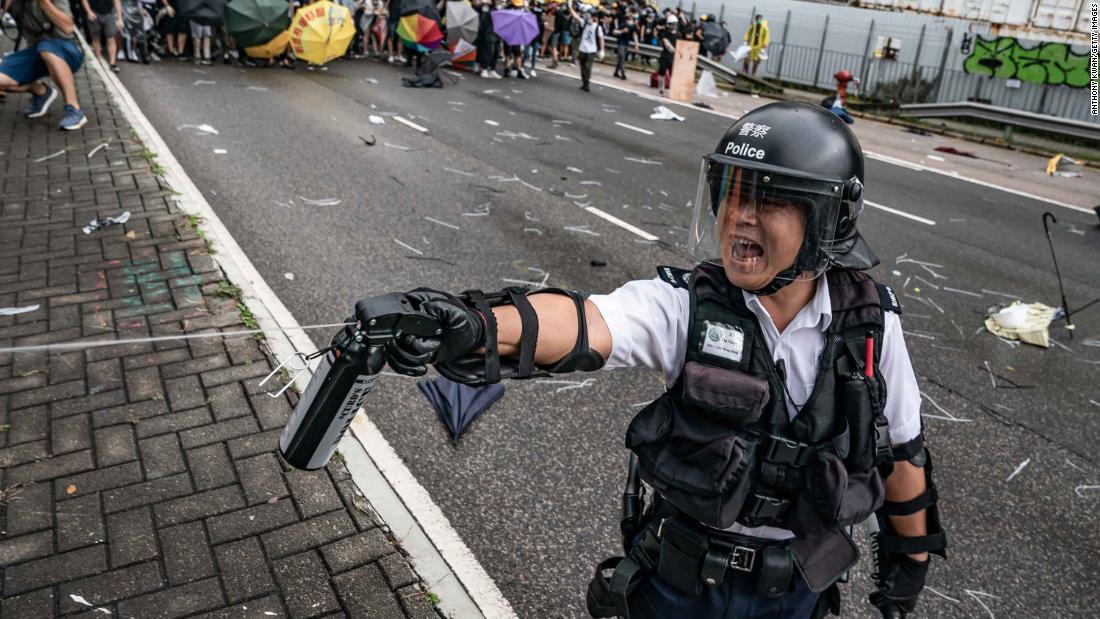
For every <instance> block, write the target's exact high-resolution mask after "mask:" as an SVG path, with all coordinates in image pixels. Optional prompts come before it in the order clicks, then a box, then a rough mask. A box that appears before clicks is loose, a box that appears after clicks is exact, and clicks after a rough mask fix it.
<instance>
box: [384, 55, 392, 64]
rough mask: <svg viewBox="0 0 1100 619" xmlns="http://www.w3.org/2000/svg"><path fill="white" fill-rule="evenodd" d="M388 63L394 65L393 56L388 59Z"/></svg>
mask: <svg viewBox="0 0 1100 619" xmlns="http://www.w3.org/2000/svg"><path fill="white" fill-rule="evenodd" d="M386 62H388V63H390V64H393V56H390V57H388V58H386Z"/></svg>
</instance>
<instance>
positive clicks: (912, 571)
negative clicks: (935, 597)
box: [870, 554, 931, 619]
mask: <svg viewBox="0 0 1100 619" xmlns="http://www.w3.org/2000/svg"><path fill="white" fill-rule="evenodd" d="M878 561H879V589H878V591H875V592H874V593H872V594H871V598H870V599H871V604H873V605H875V606H876V607H878V609H879V611H880V612H882V616H883V617H885V618H886V619H901V618H903V617H905V616H906V615H907V614H908V613H911V612H913V609H915V608H916V607H917V596H919V595H920V592H921V590H922V589H924V578H925V576H927V575H928V564H929V562H930V561H931V559H926V560H924V561H914V560H913V559H911V558H909V555H894V554H889V555H888V554H880V555H879V558H878Z"/></svg>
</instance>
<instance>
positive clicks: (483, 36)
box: [474, 2, 500, 79]
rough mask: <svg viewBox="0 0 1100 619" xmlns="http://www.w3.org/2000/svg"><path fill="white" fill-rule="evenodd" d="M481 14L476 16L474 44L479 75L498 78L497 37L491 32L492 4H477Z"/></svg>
mask: <svg viewBox="0 0 1100 619" xmlns="http://www.w3.org/2000/svg"><path fill="white" fill-rule="evenodd" d="M477 8H478V10H479V11H480V12H481V14H480V15H479V17H478V24H477V39H476V40H475V41H474V45H475V46H476V47H477V65H478V68H479V70H480V71H481V73H480V75H481V77H487V78H493V79H499V78H500V75H499V74H498V73H497V72H496V64H497V55H498V48H499V47H500V46H499V45H498V43H499V38H498V37H497V35H496V33H495V32H493V19H492V17H491V16H490V14H489V13H490V11H491V9H492V5H491V4H489V3H488V2H483V3H481V4H479V5H478V7H477Z"/></svg>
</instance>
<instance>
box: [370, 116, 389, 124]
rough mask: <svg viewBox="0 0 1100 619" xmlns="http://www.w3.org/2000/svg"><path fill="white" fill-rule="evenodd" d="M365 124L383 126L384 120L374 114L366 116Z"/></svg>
mask: <svg viewBox="0 0 1100 619" xmlns="http://www.w3.org/2000/svg"><path fill="white" fill-rule="evenodd" d="M367 122H369V123H370V124H372V125H384V124H386V119H385V118H382V117H381V116H378V115H376V114H371V115H370V116H367Z"/></svg>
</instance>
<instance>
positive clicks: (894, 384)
mask: <svg viewBox="0 0 1100 619" xmlns="http://www.w3.org/2000/svg"><path fill="white" fill-rule="evenodd" d="M817 281H818V285H817V291H816V292H815V294H814V297H813V299H812V300H811V301H810V302H809V303H807V304H806V306H805V307H803V308H802V310H801V311H799V312H798V315H797V316H795V318H794V320H793V321H791V323H790V324H789V325H788V326H787V328H786V329H785V330H784V331H783V332H782V333H780V332H779V330H778V329H776V327H775V323H774V322H773V321H772V318H771V316H770V315H769V314H768V311H767V309H765V308H764V305H763V304H762V303H761V302H760V299H759V298H758V297H757V296H756V295H754V294H750V293H747V292H743V293H742V294H744V297H745V304H746V305H747V306H748V308H749V309H750V310H751V311H752V313H753V314H755V315H756V318H757V320H758V321H759V323H760V327H761V330H762V331H763V332H764V339H765V341H766V342H767V344H768V350H770V351H771V353H772V360H773V361H775V362H778V361H779V360H780V359H782V360H783V363H784V364H785V365H786V371H787V389H788V390H789V392H790V398H793V399H794V403H795V404H797V405H799V406H801V405H802V404H803V403H805V402H806V400H807V399H808V398H809V397H810V393H811V392H812V391H813V387H814V380H815V379H816V378H817V360H818V357H819V356H820V355H821V351H822V350H823V349H824V347H825V330H826V329H827V328H828V327H829V324H830V323H831V322H832V318H833V313H832V304H831V302H830V300H829V284H828V282H827V280H826V279H825V278H824V277H821V278H819V279H818V280H817ZM589 300H591V301H592V303H593V304H595V305H596V307H597V308H598V309H599V310H600V314H601V315H603V319H604V322H606V323H607V328H608V330H609V331H610V332H611V357H610V358H609V359H608V360H607V362H606V364H605V365H604V369H614V368H620V367H636V366H643V367H647V368H650V369H654V370H659V371H660V372H661V373H662V374H663V375H664V378H665V384H666V385H667V386H669V387H671V386H672V385H673V384H674V383H675V382H676V379H677V378H678V377H679V375H680V371H681V370H682V369H683V366H684V355H685V352H686V350H687V340H688V315H689V311H690V299H689V297H688V291H687V290H686V289H684V288H674V287H673V286H671V285H669V284H667V283H665V282H664V281H662V280H660V279H658V278H654V279H651V280H635V281H631V282H627V283H626V284H624V285H623V286H621V287H619V288H618V289H616V290H615V291H614V292H612V293H611V294H606V295H593V296H591V297H589ZM883 320H884V329H883V342H882V353H881V355H880V358H879V364H878V368H879V372H880V373H881V374H882V377H883V379H884V380H885V381H886V411H885V413H886V419H887V421H888V422H889V424H890V441H891V442H892V443H894V444H895V445H896V444H899V443H904V442H906V441H909V440H911V439H913V438H914V437H916V436H917V434H919V433H920V427H921V421H920V391H919V390H918V388H917V379H916V376H915V375H914V374H913V366H912V363H911V362H910V360H909V352H908V351H907V350H906V348H905V340H904V338H903V336H902V332H901V320H900V319H899V318H898V316H897V314H895V313H893V312H883ZM787 411H788V413H789V414H790V416H791V417H792V418H793V417H794V416H795V415H796V414H797V410H796V409H795V407H794V406H793V405H792V403H791V401H790V399H788V401H787ZM730 530H731V531H735V532H738V533H743V534H745V535H753V536H756V537H764V538H771V539H784V538H788V537H793V535H794V534H793V533H791V532H790V531H787V530H784V529H779V528H776V527H756V528H748V527H743V526H741V525H739V524H735V525H733V527H731V528H730Z"/></svg>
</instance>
